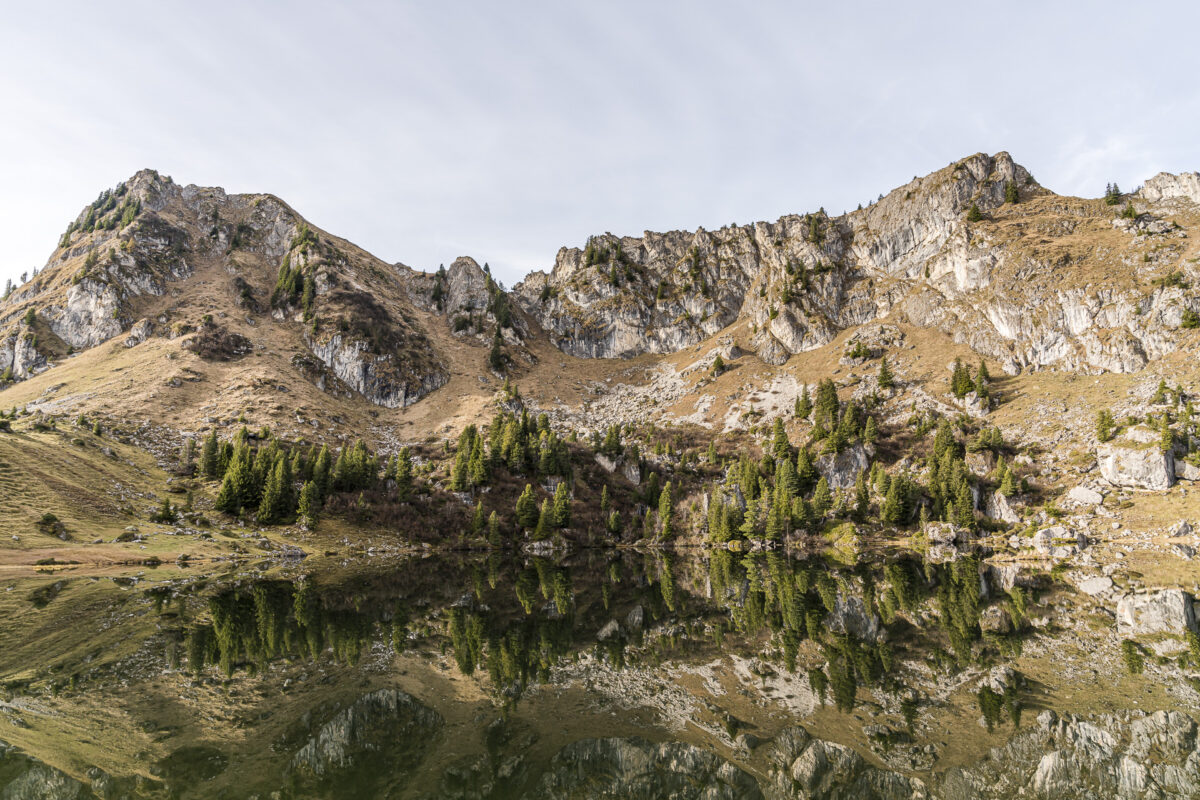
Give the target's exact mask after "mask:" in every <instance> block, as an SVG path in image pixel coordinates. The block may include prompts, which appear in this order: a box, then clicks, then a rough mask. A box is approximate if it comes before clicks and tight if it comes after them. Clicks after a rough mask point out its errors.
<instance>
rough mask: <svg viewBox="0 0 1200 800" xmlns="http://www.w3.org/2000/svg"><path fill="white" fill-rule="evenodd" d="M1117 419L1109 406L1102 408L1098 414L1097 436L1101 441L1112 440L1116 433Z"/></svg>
mask: <svg viewBox="0 0 1200 800" xmlns="http://www.w3.org/2000/svg"><path fill="white" fill-rule="evenodd" d="M1116 426H1117V421H1116V420H1115V419H1113V415H1112V412H1111V411H1109V410H1108V409H1107V408H1102V409H1100V411H1099V412H1098V413H1097V414H1096V438H1097V439H1099V440H1100V441H1101V442H1108V441H1111V440H1112V438H1113V435H1114V434H1115V433H1116Z"/></svg>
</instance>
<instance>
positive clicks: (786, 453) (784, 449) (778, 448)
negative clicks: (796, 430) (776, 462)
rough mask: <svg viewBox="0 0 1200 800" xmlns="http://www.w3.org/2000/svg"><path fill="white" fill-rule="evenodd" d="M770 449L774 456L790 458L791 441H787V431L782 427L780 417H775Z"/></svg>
mask: <svg viewBox="0 0 1200 800" xmlns="http://www.w3.org/2000/svg"><path fill="white" fill-rule="evenodd" d="M771 449H772V451H773V452H774V453H775V457H776V458H786V459H791V457H792V443H791V442H789V441H788V435H787V431H786V430H784V429H783V418H782V417H776V418H775V427H774V432H773V435H772V445H771Z"/></svg>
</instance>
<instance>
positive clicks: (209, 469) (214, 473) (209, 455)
mask: <svg viewBox="0 0 1200 800" xmlns="http://www.w3.org/2000/svg"><path fill="white" fill-rule="evenodd" d="M220 466H221V462H220V458H219V456H218V443H217V432H216V431H215V430H213V431H210V432H209V434H208V436H206V437H204V446H203V447H202V448H200V474H201V475H203V476H204V477H205V478H208V479H210V480H217V479H218V478H220V477H221V475H220Z"/></svg>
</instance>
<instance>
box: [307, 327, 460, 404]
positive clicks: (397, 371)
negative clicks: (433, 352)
mask: <svg viewBox="0 0 1200 800" xmlns="http://www.w3.org/2000/svg"><path fill="white" fill-rule="evenodd" d="M306 340H307V342H308V346H309V348H310V349H311V350H312V352H313V355H315V356H316V357H317V358H319V359H320V360H321V362H322V363H324V364H325V366H326V367H328V368H329V369H330V371H331V372H332V373H333V374H334V375H335V376H337V378H338V379H339V380H340V381H342V382H343V383H345V384H346V385H347V386H349V387H350V388H352V389H354V391H356V392H358V393H359V394H361V395H362V396H363V397H365V398H366V399H367V400H369V401H370V402H372V403H374V404H375V405H377V406H384V407H385V408H403V407H404V406H408V405H412V404H413V403H415V402H416V401H417V400H420V399H421V398H422V397H424V396H425V395H427V394H429V393H430V392H432V391H433V390H434V389H438V388H440V387H442V386H444V385H445V384H446V381H447V380H449V376H448V375H447V374H446V373H445V372H441V371H437V372H433V373H426V374H420V373H418V374H413V375H405V374H404V372H405V371H404V370H403V365H402V364H400V363H399V359H398V358H397V357H396V356H393V355H379V354H376V353H372V352H371V351H370V348H369V347H368V345H367V343H366V342H363V341H359V340H354V339H351V338H349V337H347V336H344V335H342V334H340V333H335V334H333V335H331V336H329V337H328V338H324V339H314V338H312V337H307V338H306ZM318 385H320V382H319V381H318ZM321 388H325V387H324V386H322V387H321Z"/></svg>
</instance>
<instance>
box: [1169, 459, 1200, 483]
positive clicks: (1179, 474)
mask: <svg viewBox="0 0 1200 800" xmlns="http://www.w3.org/2000/svg"><path fill="white" fill-rule="evenodd" d="M1175 477H1176V478H1178V479H1179V480H1181V481H1200V467H1197V466H1196V465H1195V464H1189V463H1188V462H1186V461H1176V462H1175Z"/></svg>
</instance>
